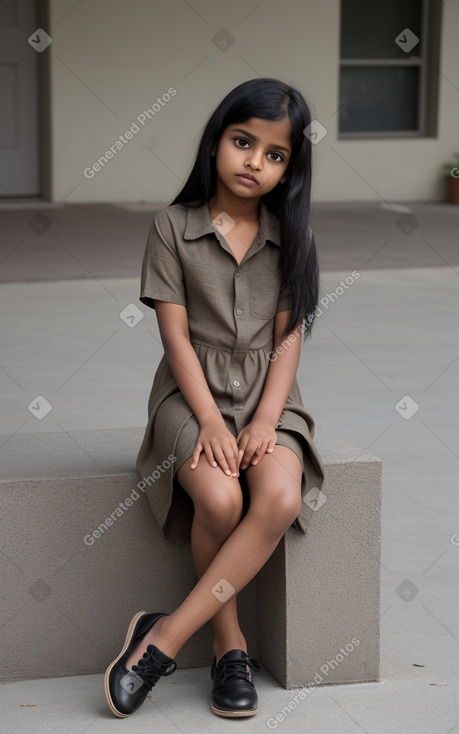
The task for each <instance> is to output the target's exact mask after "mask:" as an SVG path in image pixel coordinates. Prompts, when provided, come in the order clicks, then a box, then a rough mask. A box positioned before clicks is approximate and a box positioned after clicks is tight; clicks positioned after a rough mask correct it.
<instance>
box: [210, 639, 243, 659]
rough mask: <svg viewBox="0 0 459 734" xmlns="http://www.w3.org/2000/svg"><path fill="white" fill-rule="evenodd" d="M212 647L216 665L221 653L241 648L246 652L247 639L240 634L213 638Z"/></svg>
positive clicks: (221, 655)
mask: <svg viewBox="0 0 459 734" xmlns="http://www.w3.org/2000/svg"><path fill="white" fill-rule="evenodd" d="M212 649H213V652H214V655H215V659H216V662H217V665H218V663H219V661H220V659H221V658H222V657H223V655H226V653H227V652H229V651H230V650H243V651H244V652H247V641H246V639H245V637H244V635H243V634H242V632H241V633H240V634H238V635H232V636H231V637H225V638H217V637H216V638H215V639H214V642H213V645H212Z"/></svg>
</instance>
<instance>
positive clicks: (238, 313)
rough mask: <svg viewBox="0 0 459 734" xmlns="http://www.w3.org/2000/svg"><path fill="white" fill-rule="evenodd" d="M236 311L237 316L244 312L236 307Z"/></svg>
mask: <svg viewBox="0 0 459 734" xmlns="http://www.w3.org/2000/svg"><path fill="white" fill-rule="evenodd" d="M236 313H237V315H238V316H242V314H243V313H244V311H243V310H242V308H237V309H236Z"/></svg>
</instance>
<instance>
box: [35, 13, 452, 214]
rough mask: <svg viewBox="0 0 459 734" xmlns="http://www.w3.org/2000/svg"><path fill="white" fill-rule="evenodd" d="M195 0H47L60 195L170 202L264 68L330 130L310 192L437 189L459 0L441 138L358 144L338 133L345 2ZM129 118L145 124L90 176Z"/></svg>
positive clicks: (446, 52)
mask: <svg viewBox="0 0 459 734" xmlns="http://www.w3.org/2000/svg"><path fill="white" fill-rule="evenodd" d="M191 5H192V7H193V8H194V10H193V9H192V8H191V7H190V5H189V4H187V3H185V2H183V1H182V0H170V1H167V2H166V1H165V0H163V1H162V2H158V1H157V0H154V1H153V2H148V0H133V1H132V2H131V3H125V2H121V0H111V1H110V0H93V2H82V3H77V4H75V2H74V0H50V28H49V29H46V30H48V32H49V33H50V35H51V36H52V38H53V43H52V46H51V49H52V57H51V125H52V171H51V174H52V198H53V200H54V201H60V200H61V199H63V198H65V197H67V198H66V201H67V202H88V201H112V202H138V201H146V202H153V203H156V204H161V205H162V204H167V203H169V202H170V200H171V199H172V198H173V197H174V196H175V194H176V192H177V191H178V188H179V186H180V184H181V180H183V179H184V177H185V176H186V175H187V172H188V171H189V167H190V165H191V163H192V160H193V156H194V152H195V149H196V146H197V143H198V140H199V136H200V131H201V130H202V127H203V125H204V123H205V122H206V120H207V118H208V116H209V114H210V113H211V111H212V110H213V109H214V107H215V106H216V105H217V104H218V103H219V102H220V100H221V99H222V98H223V96H224V95H225V94H226V93H227V92H228V91H229V90H230V89H232V88H233V87H234V86H236V85H237V84H239V83H240V82H242V81H245V80H247V79H250V78H253V77H256V76H273V77H277V78H280V79H283V80H285V81H291V82H293V83H295V84H297V85H298V86H299V87H300V89H301V90H302V92H303V93H304V95H305V96H306V98H307V99H308V101H309V102H310V104H311V107H312V111H313V115H314V116H315V117H317V119H319V120H320V122H321V123H322V124H323V125H324V126H325V127H326V128H327V130H328V134H327V135H326V136H325V137H324V138H323V140H322V141H321V142H320V143H319V144H318V145H315V146H314V153H315V169H314V190H313V198H314V200H315V201H337V200H340V201H351V200H357V201H374V200H379V199H380V198H383V199H386V200H388V201H397V200H399V201H400V200H405V201H415V200H425V199H429V198H431V197H433V196H434V195H435V194H436V192H437V191H438V190H439V189H440V187H441V184H442V178H441V173H440V166H441V164H442V163H443V162H444V161H445V160H448V159H449V158H450V156H451V153H452V152H453V151H455V150H458V149H459V141H458V139H457V120H458V118H459V91H458V88H459V72H458V70H459V48H458V45H457V28H458V27H459V3H445V4H444V5H443V24H442V28H443V30H442V42H441V45H442V51H441V65H440V71H441V76H440V94H439V105H440V109H439V137H438V139H411V140H409V139H408V140H407V139H398V140H376V141H375V140H358V141H352V142H351V141H338V140H337V122H338V121H337V108H338V56H339V12H340V11H339V8H340V2H339V0H321V2H320V3H319V2H315V3H313V2H312V0H309V1H307V2H301V0H285V1H284V2H279V1H276V0H264V2H262V3H261V4H259V5H258V6H257V4H256V2H253V3H252V2H251V3H247V0H232V1H231V2H230V3H228V2H226V1H225V2H223V0H217V1H216V2H215V1H214V2H212V1H211V0H193V2H191ZM252 7H253V8H254V10H253V11H252V12H250V10H251V8H252ZM69 11H70V12H69ZM245 16H246V17H245ZM222 28H224V29H226V30H227V31H228V32H229V33H230V34H231V35H232V36H233V37H234V39H235V41H234V43H233V44H232V45H231V46H230V47H229V48H228V49H227V50H226V51H224V52H222V51H220V50H219V49H218V48H217V47H216V46H215V45H214V44H213V43H212V41H211V39H212V38H213V37H214V36H215V34H216V33H217V32H219V31H220V30H221V29H222ZM170 87H172V88H173V89H174V90H176V94H175V95H174V96H173V97H172V96H171V99H170V101H167V102H165V103H164V104H163V105H161V104H160V105H159V108H158V110H159V111H158V112H156V114H155V116H154V117H153V118H152V119H150V120H148V119H146V121H145V124H144V125H143V126H142V125H140V124H139V122H138V121H136V118H137V117H138V116H139V115H141V114H142V113H143V111H144V110H145V109H146V108H148V107H151V105H152V104H153V103H155V102H156V98H157V97H160V98H161V97H162V96H163V95H164V94H165V93H167V90H168V89H169V88H170ZM165 99H167V97H165ZM133 122H135V123H136V125H137V126H138V127H139V132H137V133H133V135H132V139H131V140H126V144H125V145H124V147H122V149H120V150H118V151H117V152H116V153H115V154H113V153H112V158H111V159H110V160H108V161H107V164H106V165H105V166H104V167H103V169H102V170H100V171H98V172H95V174H94V176H93V178H87V177H85V175H84V173H83V171H84V169H85V168H90V167H91V166H92V164H93V163H95V162H96V161H97V159H98V158H100V157H101V156H103V155H104V154H105V151H106V150H107V149H108V148H110V146H112V145H113V143H114V141H115V140H117V139H118V137H119V135H123V134H124V132H125V131H126V130H129V128H130V127H131V126H132V124H133ZM134 130H135V128H134ZM343 159H344V160H343ZM353 169H355V171H354V170H353ZM88 175H90V174H88ZM70 192H71V193H70ZM439 196H440V198H441V197H442V194H441V193H440V195H439Z"/></svg>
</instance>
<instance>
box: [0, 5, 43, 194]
mask: <svg viewBox="0 0 459 734" xmlns="http://www.w3.org/2000/svg"><path fill="white" fill-rule="evenodd" d="M36 18H37V12H36V0H6V2H0V196H2V197H8V196H40V194H41V191H40V170H39V149H38V148H39V114H38V55H39V53H38V51H36V50H35V49H34V48H32V46H31V45H30V44H29V41H28V38H29V37H30V36H31V34H32V33H33V31H35V30H36V28H37V26H36ZM45 53H46V51H45Z"/></svg>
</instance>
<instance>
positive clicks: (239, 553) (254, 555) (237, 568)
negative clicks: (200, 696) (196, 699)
mask: <svg viewBox="0 0 459 734" xmlns="http://www.w3.org/2000/svg"><path fill="white" fill-rule="evenodd" d="M190 465H191V459H188V460H187V461H186V462H185V463H184V464H182V465H181V466H180V467H179V469H178V470H177V479H178V481H179V482H180V484H181V485H182V487H183V488H184V489H185V491H186V492H188V493H189V494H190V496H191V498H192V500H193V503H194V507H195V520H194V521H193V530H192V553H193V559H194V562H195V565H196V570H197V573H198V575H200V578H199V581H198V582H197V584H196V585H195V586H194V588H193V589H192V590H191V592H190V593H189V594H188V596H187V597H186V598H185V599H184V601H183V602H182V603H181V604H180V606H179V607H178V608H177V609H176V610H175V611H174V612H172V613H171V614H169V615H168V616H166V617H162V618H161V619H159V620H158V622H157V623H156V624H155V625H154V627H153V628H152V629H151V630H150V632H149V633H148V635H146V636H145V638H144V640H143V641H142V643H141V646H139V648H138V649H137V650H136V651H135V653H134V654H133V655H132V656H131V658H130V659H129V661H127V666H128V667H130V666H131V664H134V663H136V662H137V660H138V659H139V657H141V655H142V654H143V652H144V650H145V649H146V647H147V645H149V644H154V645H156V646H157V647H158V648H159V649H160V650H161V651H162V652H164V653H165V654H166V655H168V656H169V657H172V658H174V657H175V656H176V655H177V652H178V651H179V650H180V648H181V647H182V646H183V645H184V644H185V642H187V640H188V639H189V638H190V637H191V636H192V635H193V634H194V633H195V632H196V631H197V630H198V629H200V628H201V627H202V626H203V625H204V624H205V623H206V622H208V621H209V620H212V622H213V626H214V630H215V640H214V652H215V654H216V657H217V662H218V660H219V658H220V657H221V656H222V655H223V654H225V652H227V651H228V650H229V649H235V648H238V649H243V650H244V649H246V646H245V639H244V637H243V635H242V632H241V630H240V627H239V622H238V618H237V607H236V594H237V593H238V592H239V591H240V590H241V589H243V588H244V586H246V584H248V582H249V581H250V580H251V579H252V578H253V577H254V576H255V575H256V574H257V573H258V571H259V570H260V569H261V568H262V566H264V564H265V563H266V561H267V560H268V558H269V557H270V556H271V554H272V553H273V551H274V549H275V548H276V546H277V544H278V543H279V541H280V539H281V538H282V536H283V535H284V533H285V531H286V530H287V528H288V527H289V526H290V525H291V524H292V522H293V521H294V520H295V518H296V517H297V516H298V514H299V512H300V509H301V478H302V466H301V462H300V461H299V459H298V457H297V456H296V454H295V453H294V452H293V451H292V450H291V449H289V448H287V447H285V446H279V445H276V446H275V447H274V450H273V452H272V453H271V454H265V455H264V456H263V457H262V458H261V459H260V461H259V462H258V464H256V465H255V466H254V465H250V466H249V467H248V468H247V469H246V478H247V486H248V489H249V493H250V506H249V508H248V510H247V514H246V515H245V517H244V518H243V519H242V520H241V519H240V517H241V513H242V490H241V486H240V484H239V481H238V480H237V479H236V478H233V477H227V476H226V475H225V474H223V472H222V471H221V469H219V468H218V467H217V468H213V467H211V466H210V465H209V464H208V462H207V459H206V457H205V456H204V455H203V454H201V456H200V458H199V462H198V465H197V467H196V468H195V469H191V468H190ZM195 521H196V522H195ZM216 590H218V593H216ZM221 590H223V591H221Z"/></svg>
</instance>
